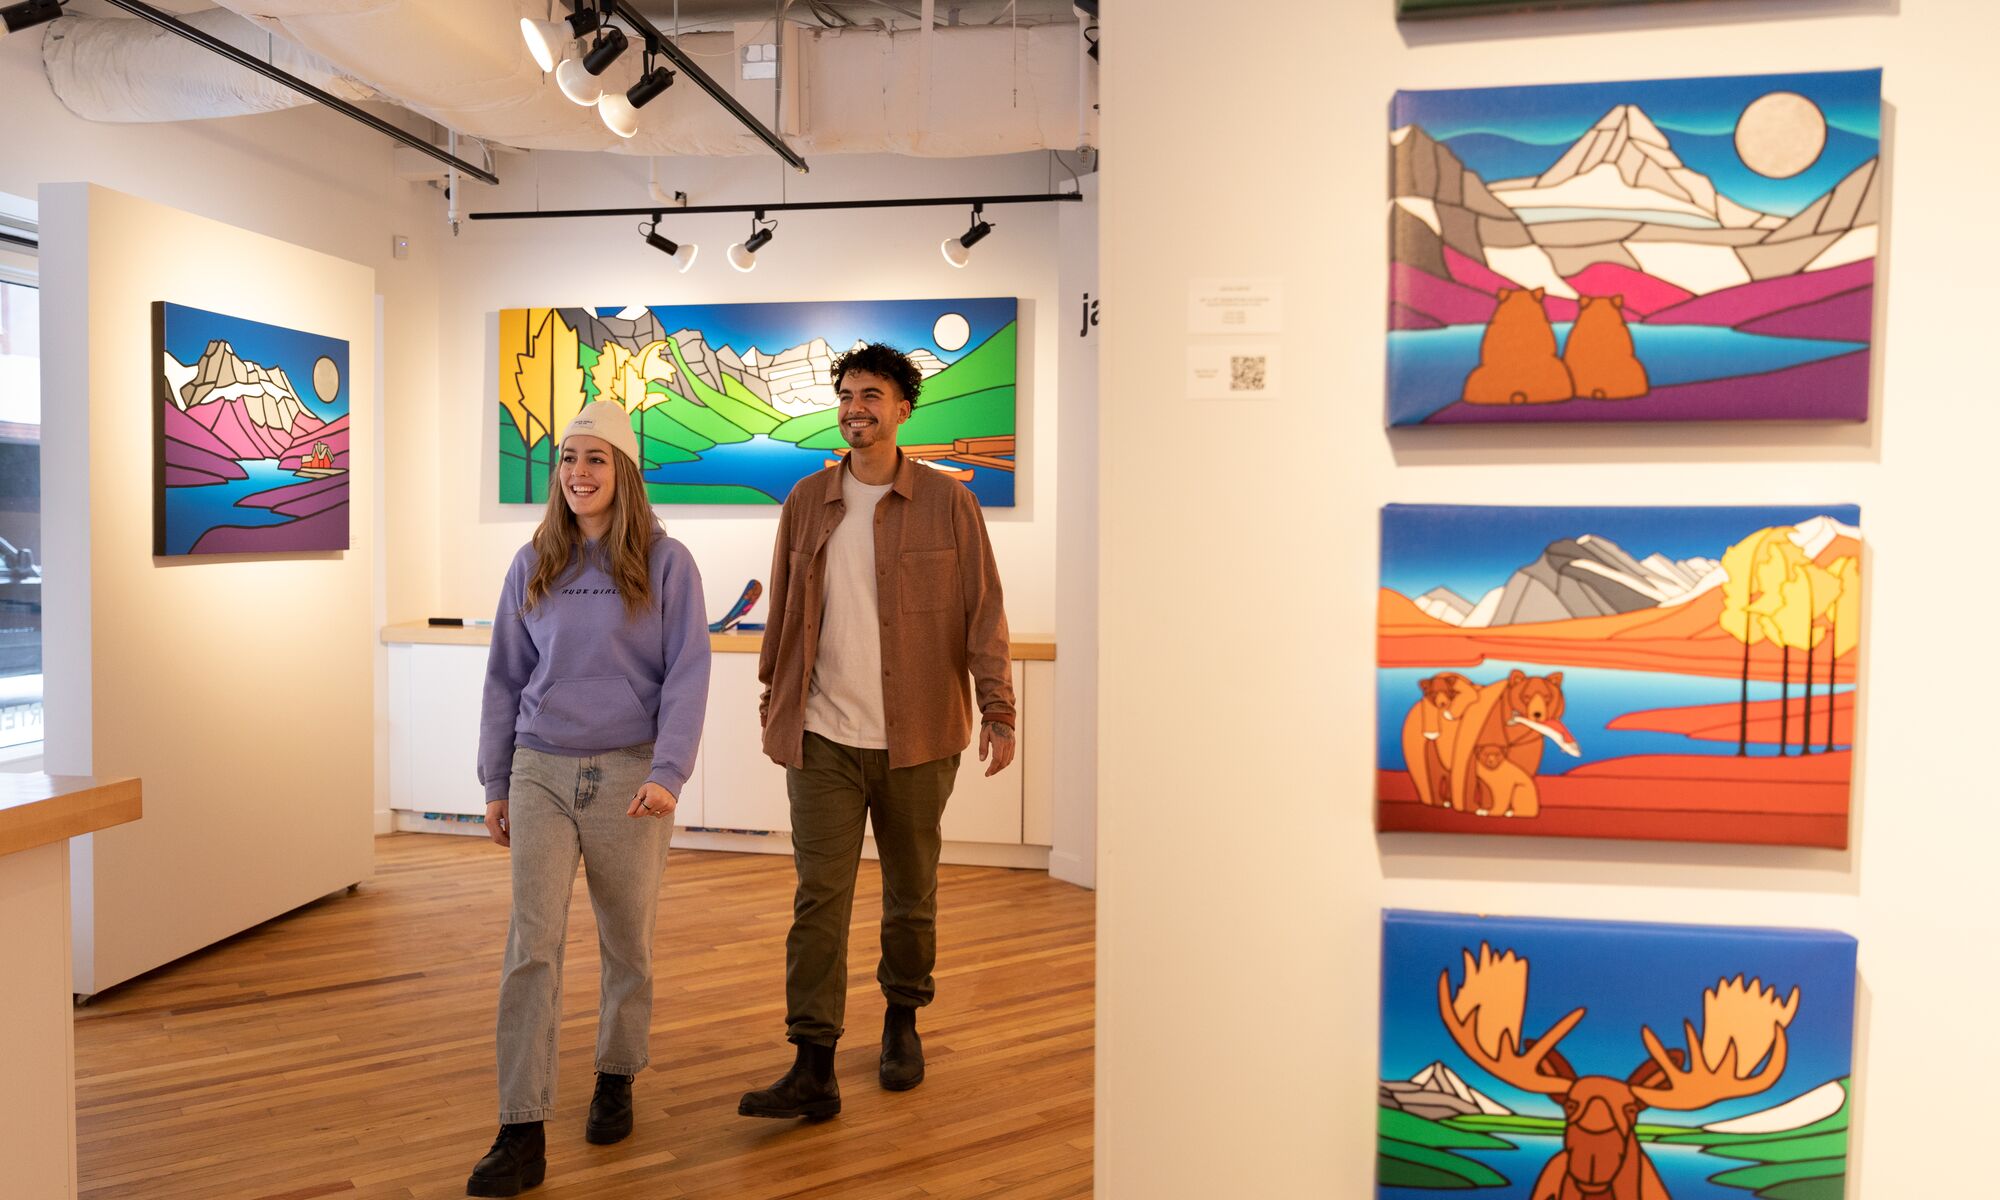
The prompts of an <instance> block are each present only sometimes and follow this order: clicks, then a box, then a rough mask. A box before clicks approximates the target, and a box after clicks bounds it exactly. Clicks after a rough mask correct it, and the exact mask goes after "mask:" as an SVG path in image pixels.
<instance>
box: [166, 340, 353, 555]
mask: <svg viewBox="0 0 2000 1200" xmlns="http://www.w3.org/2000/svg"><path fill="white" fill-rule="evenodd" d="M153 352H154V356H155V357H154V361H155V362H156V363H158V364H159V374H158V376H157V379H156V387H157V391H158V394H157V395H156V396H155V398H154V408H155V411H156V413H157V423H156V425H155V430H154V443H153V444H154V458H153V479H154V489H155V492H156V496H155V499H154V505H153V553H154V554H156V555H163V556H179V555H188V554H287V553H300V552H305V551H313V550H345V549H347V545H348V530H347V511H348V505H347V499H348V495H347V493H348V472H349V471H350V470H351V466H350V462H349V447H348V437H347V430H348V424H347V419H348V406H349V397H348V373H347V343H346V342H345V341H342V340H340V339H339V338H331V337H323V336H321V335H319V334H315V333H305V332H302V331H300V330H297V329H286V328H283V327H281V326H277V325H266V324H263V323H262V322H259V321H251V320H246V319H245V318H242V317H231V316H225V315H223V314H221V313H212V312H205V311H203V310H202V309H198V308H188V307H186V306H184V305H179V304H168V303H165V302H159V303H155V304H154V305H153ZM295 380H296V381H299V382H297V383H295V382H294V381H295ZM299 383H303V384H304V385H305V386H304V390H303V391H302V390H300V386H299Z"/></svg>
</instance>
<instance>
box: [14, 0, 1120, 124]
mask: <svg viewBox="0 0 2000 1200" xmlns="http://www.w3.org/2000/svg"><path fill="white" fill-rule="evenodd" d="M230 7H232V8H236V9H240V10H241V11H242V12H244V13H245V14H253V15H254V16H255V18H256V19H255V21H254V22H253V21H251V20H249V19H247V18H246V17H244V16H237V15H233V14H232V13H229V12H225V11H222V10H207V11H204V12H202V13H198V14H195V15H194V16H192V17H189V18H185V19H187V20H188V21H189V22H190V23H193V24H197V25H199V26H200V27H201V28H203V29H205V30H207V31H208V32H211V33H214V34H216V36H218V37H223V38H224V39H225V40H228V41H230V42H232V43H233V44H237V45H240V46H244V47H245V48H248V49H255V50H260V51H261V50H262V49H263V47H261V46H258V45H257V44H256V43H258V42H265V41H266V39H265V32H264V31H265V30H268V31H269V32H270V33H272V34H274V35H276V36H275V37H273V38H271V39H269V40H268V43H267V44H268V46H269V47H270V49H271V51H272V53H273V54H274V56H275V57H276V61H277V63H278V65H280V66H284V67H285V69H286V70H288V71H291V72H292V73H293V74H296V75H300V76H301V77H303V78H305V79H307V80H309V81H311V82H313V83H315V84H317V85H319V86H321V87H324V88H326V90H328V91H330V92H334V93H335V94H336V95H342V96H353V97H355V98H357V99H379V100H387V101H391V102H394V103H396V104H400V105H402V106H404V107H406V108H408V109H410V110H411V111H413V112H416V113H419V114H421V115H423V116H425V117H428V118H429V119H431V120H434V121H436V122H438V123H439V124H441V125H443V126H445V127H447V128H450V129H454V130H457V131H458V132H459V133H461V134H464V135H468V136H471V137H476V138H480V139H482V140H485V141H488V142H491V143H495V144H498V145H502V146H513V147H518V148H522V149H549V150H579V151H590V150H601V151H611V152H614V153H621V154H640V155H662V156H668V155H754V154H767V153H769V151H768V150H767V149H766V147H765V146H764V145H763V143H761V142H760V141H758V140H757V138H756V137H755V136H754V135H752V134H750V133H748V132H747V131H745V130H744V129H743V127H742V126H741V125H739V124H737V122H736V120H735V118H733V117H732V116H730V114H729V113H728V112H726V111H725V110H724V109H723V108H722V107H721V106H720V105H718V104H716V103H715V101H714V100H713V99H711V98H710V97H708V96H706V95H704V94H702V93H701V92H700V91H699V90H698V89H695V88H685V89H683V88H673V89H670V90H669V91H667V92H666V93H665V94H663V95H662V96H660V98H659V99H657V100H655V101H654V102H653V103H651V104H649V105H647V106H646V109H645V113H644V118H643V120H642V121H641V122H640V128H639V132H638V135H637V136H636V137H633V138H631V139H629V140H626V139H620V138H619V137H618V136H617V135H615V134H613V133H612V132H611V131H609V130H608V129H606V128H605V127H604V123H603V122H602V121H601V120H599V118H598V116H597V113H596V111H595V110H594V109H591V108H582V107H579V106H577V105H574V104H572V103H570V102H569V101H568V100H567V99H565V98H564V97H563V95H562V93H561V91H560V90H558V89H557V88H556V86H555V84H554V83H553V82H552V81H551V80H550V79H549V78H548V77H547V76H544V75H543V74H542V73H541V72H540V71H539V70H538V69H537V68H536V66H535V63H534V60H533V59H532V58H531V57H530V56H529V54H528V51H527V48H526V46H525V45H524V44H523V42H522V40H521V35H520V18H521V17H522V16H524V15H530V16H536V17H545V16H546V15H547V13H548V5H547V3H546V2H545V0H452V2H451V3H450V4H440V3H424V2H422V0H230ZM101 27H117V28H101ZM921 37H922V35H920V34H918V33H917V32H916V31H915V30H908V31H890V30H886V29H882V28H865V27H859V26H857V27H852V28H844V29H818V28H812V27H807V26H802V25H800V24H797V23H791V22H788V23H786V24H785V25H784V39H783V43H782V50H781V53H782V60H783V69H784V79H783V85H784V93H783V94H784V112H783V113H782V114H781V115H780V116H779V118H778V119H775V120H773V119H772V118H771V117H770V116H768V115H767V114H770V113H772V111H773V109H774V107H775V106H776V104H777V94H778V92H777V81H776V80H771V79H744V78H743V74H744V72H743V70H742V63H743V61H744V53H743V51H744V49H745V48H747V47H749V46H752V45H756V44H760V43H768V42H770V41H771V38H772V34H771V22H770V20H768V19H766V20H763V21H761V22H752V21H746V22H742V23H740V24H738V25H736V26H735V27H734V29H733V30H731V31H728V32H709V33H697V34H688V35H686V36H684V37H682V38H681V39H680V41H679V43H678V44H679V45H680V46H681V48H682V49H683V50H685V51H686V52H687V53H688V54H690V55H691V56H694V57H696V58H697V59H698V60H699V61H700V62H702V64H703V65H704V67H705V68H707V69H708V70H709V72H710V74H712V75H714V76H715V78H716V80H717V81H718V82H719V83H721V84H722V85H723V86H724V87H726V88H728V89H729V90H730V92H731V94H733V95H734V96H735V97H736V99H737V100H738V101H739V102H741V103H742V104H743V106H744V107H745V108H747V109H749V110H750V111H751V112H753V113H756V114H758V115H759V116H761V117H763V118H764V119H765V120H766V121H767V123H769V124H771V125H772V126H773V128H775V129H776V130H777V131H778V132H779V133H780V134H781V135H782V136H784V138H785V139H786V141H787V142H789V143H790V144H791V145H792V146H793V147H794V148H795V149H797V150H799V151H800V152H802V153H820V154H828V153H832V154H843V153H883V152H888V153H896V154H909V155H929V156H944V157H957V156H967V155H986V154H1007V153H1014V152H1019V151H1025V150H1043V149H1057V150H1073V149H1079V148H1082V147H1080V146H1079V145H1078V142H1079V138H1081V139H1082V141H1083V142H1084V143H1085V145H1092V144H1094V143H1095V138H1096V129H1097V116H1096V108H1095V105H1096V94H1095V93H1096V72H1095V69H1094V68H1093V69H1091V70H1089V71H1079V69H1078V59H1079V57H1080V55H1081V54H1082V52H1083V49H1084V47H1083V44H1082V42H1081V27H1080V26H1079V25H1077V24H1075V23H1069V22H1062V23H1044V24H1037V25H1027V24H1023V25H1021V26H1019V27H1018V28H1015V27H1012V26H1010V25H1006V24H996V25H976V26H972V25H958V26H940V27H937V28H934V29H932V30H931V31H930V34H929V60H930V70H929V71H928V72H925V71H924V70H923V58H924V52H923V49H922V46H921ZM177 41H178V39H174V38H168V37H164V35H155V34H153V33H151V32H150V31H149V30H147V29H146V28H145V27H144V26H143V23H142V22H137V21H132V20H127V19H95V18H85V17H64V18H62V19H61V20H59V21H57V22H55V23H54V24H52V25H51V26H50V27H49V33H48V34H47V35H45V40H44V43H43V58H44V60H45V61H46V62H47V63H48V68H49V80H50V83H51V85H52V86H53V87H54V88H55V91H56V94H57V96H58V97H60V98H61V99H62V102H63V103H64V104H65V105H67V106H68V107H69V108H70V109H71V110H72V111H74V112H76V113H77V114H78V115H80V116H84V117H87V118H89V119H91V120H100V121H173V120H189V119H197V118H201V117H221V116H240V115H243V114H246V113H255V112H268V111H271V110H273V109H279V108H289V107H293V106H295V105H297V104H299V103H301V102H302V101H301V100H300V98H299V97H298V96H297V95H295V94H293V93H291V92H289V91H287V90H286V89H283V88H280V87H278V86H277V85H275V84H271V83H269V82H268V81H263V80H260V79H259V78H258V77H257V76H255V75H254V74H252V73H251V72H249V71H245V70H243V69H241V68H236V67H229V66H226V65H219V64H218V63H217V62H216V60H215V59H214V58H213V57H212V56H210V55H208V54H207V53H206V52H204V51H202V50H200V49H198V48H196V47H194V46H191V45H186V44H185V43H182V44H181V45H179V46H176V45H174V43H175V42H177ZM639 57H640V56H638V55H629V54H628V55H625V56H623V57H622V58H621V59H620V60H619V61H618V62H617V63H615V64H613V66H612V68H611V69H610V70H609V71H607V72H606V73H605V75H604V85H605V87H606V88H617V89H620V90H622V89H624V88H627V87H630V86H631V85H632V83H634V82H635V81H636V79H637V76H638V70H639V62H638V59H639ZM238 76H241V79H240V80H239V79H238V78H237V77H238ZM926 76H928V82H929V86H928V87H926V86H925V82H926ZM1079 89H1085V90H1086V91H1087V94H1084V95H1079Z"/></svg>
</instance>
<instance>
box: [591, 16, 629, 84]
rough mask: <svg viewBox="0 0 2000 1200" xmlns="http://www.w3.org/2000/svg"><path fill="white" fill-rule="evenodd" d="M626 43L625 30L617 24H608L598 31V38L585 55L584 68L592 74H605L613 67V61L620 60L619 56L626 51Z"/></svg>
mask: <svg viewBox="0 0 2000 1200" xmlns="http://www.w3.org/2000/svg"><path fill="white" fill-rule="evenodd" d="M625 45H626V38H625V31H624V30H622V29H620V28H618V27H617V26H616V25H609V26H606V27H605V28H604V29H602V30H600V31H599V32H598V35H597V40H596V41H594V42H592V43H591V45H590V50H589V52H588V53H586V54H585V55H584V56H583V69H584V70H586V71H589V72H590V73H591V74H592V75H602V74H604V72H606V71H608V70H610V69H611V64H612V63H615V62H617V61H618V56H619V55H621V54H623V53H625Z"/></svg>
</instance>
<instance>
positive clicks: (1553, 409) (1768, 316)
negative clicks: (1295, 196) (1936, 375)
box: [1388, 71, 1884, 425]
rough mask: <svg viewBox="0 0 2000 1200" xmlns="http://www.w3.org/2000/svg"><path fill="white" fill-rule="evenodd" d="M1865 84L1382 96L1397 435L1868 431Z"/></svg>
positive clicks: (1872, 198)
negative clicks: (1562, 427)
mask: <svg viewBox="0 0 2000 1200" xmlns="http://www.w3.org/2000/svg"><path fill="white" fill-rule="evenodd" d="M1881 90H1882V89H1881V72H1880V71H1840V72H1825V73H1817V74H1795V75H1754V76H1730V77H1724V78H1712V79H1667V80H1651V81H1644V82H1634V83H1606V84H1575V85H1560V86H1547V87H1520V88H1479V89H1471V90H1461V91H1430V92H1399V93H1397V95H1396V99H1395V103H1394V105H1393V108H1392V112H1391V117H1390V125H1391V130H1390V134H1389V199H1390V209H1389V259H1390V263H1389V314H1388V320H1389V382H1388V390H1389V396H1388V421H1389V424H1391V425H1449V424H1464V423H1469V422H1486V423H1492V422H1502V423H1512V422H1524V421H1525V422H1537V421H1722V420H1766V421H1768V420H1828V421H1862V420H1866V419H1867V417H1868V400H1869V396H1868V392H1869V362H1870V352H1871V347H1872V344H1873V331H1874V322H1875V255H1876V251H1877V248H1878V243H1879V240H1880V224H1881V220H1882V195H1883V191H1884V181H1883V179H1882V169H1881V159H1880V153H1881V123H1882V118H1881V107H1882V100H1881Z"/></svg>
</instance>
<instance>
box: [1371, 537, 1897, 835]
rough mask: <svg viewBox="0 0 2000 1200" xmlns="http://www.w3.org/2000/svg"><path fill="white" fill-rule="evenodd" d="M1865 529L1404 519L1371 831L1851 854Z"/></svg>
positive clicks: (1387, 589) (1393, 560)
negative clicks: (1744, 845) (1759, 847)
mask: <svg viewBox="0 0 2000 1200" xmlns="http://www.w3.org/2000/svg"><path fill="white" fill-rule="evenodd" d="M1859 524H1860V510H1859V509H1857V508H1855V507H1854V506H1852V505H1841V504H1835V505H1789V506H1778V505H1763V506H1733V507H1724V506H1716V507H1674V508H1611V507H1588V508H1561V507H1506V506H1461V505H1401V504H1392V505H1389V506H1388V507H1387V508H1385V509H1384V510H1383V513H1382V578H1381V590H1380V592H1379V593H1378V609H1377V626H1376V661H1377V671H1376V722H1377V729H1376V734H1377V771H1376V802H1377V805H1376V811H1377V825H1378V827H1379V828H1381V829H1383V830H1416V831H1425V832H1435V833H1484V834H1502V835H1543V836H1568V837H1612V838H1637V839H1654V840H1666V841H1701V842H1744V843H1757V844H1766V845H1798V846H1821V847H1831V848H1841V847H1845V846H1846V845H1847V836H1848V806H1849V792H1850V787H1851V778H1852V772H1853V762H1852V760H1853V749H1854V740H1855V734H1854V714H1855V711H1856V704H1857V702H1858V695H1857V689H1858V687H1859V667H1860V644H1861V632H1862V628H1863V622H1862V620H1861V596H1862V588H1861V575H1862V564H1863V557H1862V553H1861V549H1862V543H1861V530H1860V528H1859Z"/></svg>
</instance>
